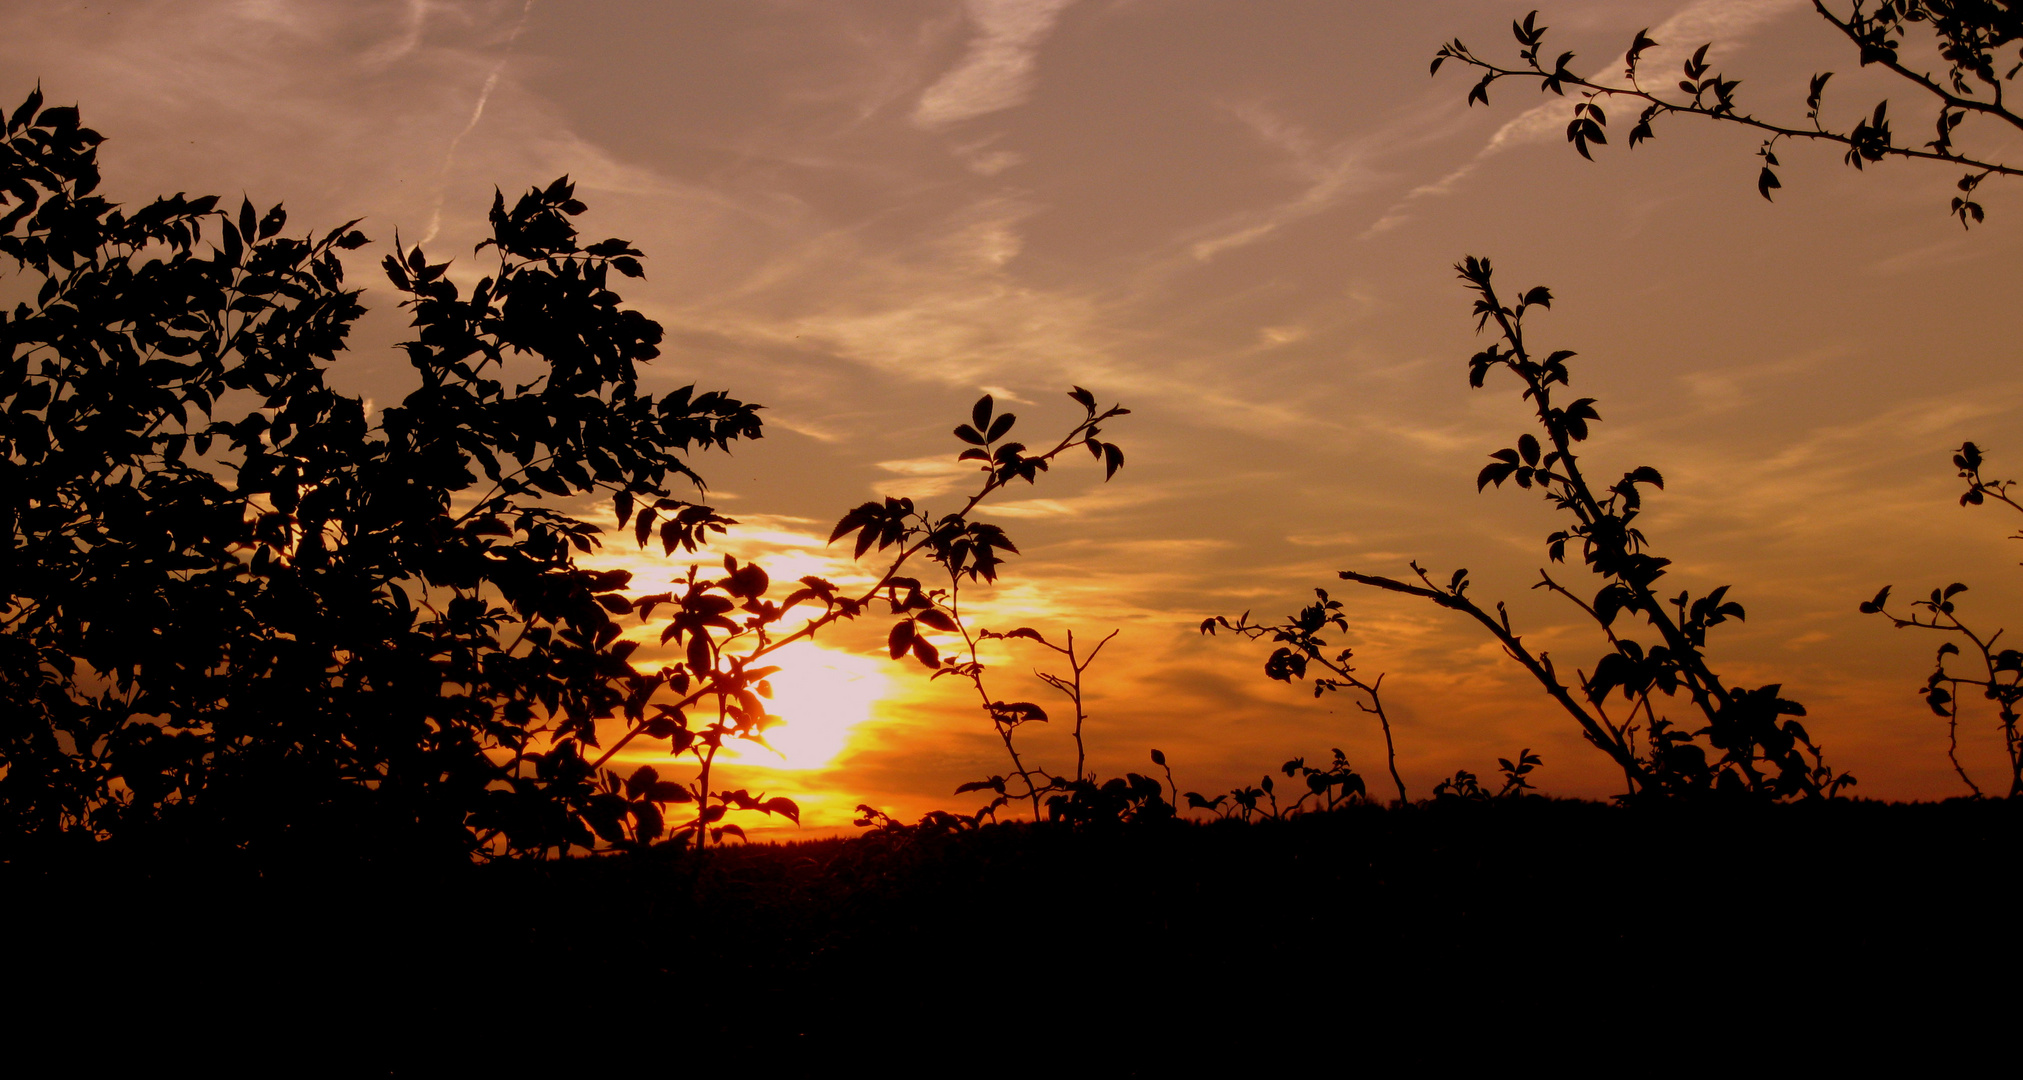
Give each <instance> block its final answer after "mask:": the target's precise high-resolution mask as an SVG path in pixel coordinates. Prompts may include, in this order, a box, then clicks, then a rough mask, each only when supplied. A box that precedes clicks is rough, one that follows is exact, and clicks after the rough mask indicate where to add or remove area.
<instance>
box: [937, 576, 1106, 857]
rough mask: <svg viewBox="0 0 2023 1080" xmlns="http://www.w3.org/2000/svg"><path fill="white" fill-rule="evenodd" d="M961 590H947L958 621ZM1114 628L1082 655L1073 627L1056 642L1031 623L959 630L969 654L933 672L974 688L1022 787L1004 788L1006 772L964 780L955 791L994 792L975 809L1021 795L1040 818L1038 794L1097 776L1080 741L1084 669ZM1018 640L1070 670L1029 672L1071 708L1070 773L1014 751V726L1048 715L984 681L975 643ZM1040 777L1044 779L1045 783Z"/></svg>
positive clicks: (990, 809) (957, 586) (1070, 788)
mask: <svg viewBox="0 0 2023 1080" xmlns="http://www.w3.org/2000/svg"><path fill="white" fill-rule="evenodd" d="M959 593H960V583H955V584H953V585H951V587H950V589H949V591H948V593H947V597H948V607H949V614H950V616H951V617H952V618H955V619H956V620H957V621H958V622H959V621H960V609H959V607H958V600H959ZM1117 633H1118V632H1117V631H1115V630H1112V631H1110V632H1109V634H1107V635H1105V636H1104V638H1103V639H1102V640H1101V641H1098V642H1097V643H1096V647H1095V648H1093V649H1091V650H1089V653H1088V655H1086V656H1083V655H1081V654H1080V653H1079V652H1078V651H1077V649H1076V645H1075V632H1074V631H1073V630H1069V631H1067V643H1066V644H1064V645H1056V644H1054V643H1053V642H1051V641H1048V640H1047V639H1046V637H1045V635H1043V634H1041V633H1040V632H1039V631H1038V630H1034V629H1033V628H1031V627H1029V626H1021V627H1019V628H1018V629H1016V630H1009V631H1006V632H1004V633H1001V634H1000V633H993V632H992V631H989V630H981V629H979V630H977V631H975V632H973V633H972V632H971V631H970V630H969V628H968V627H967V626H964V627H963V630H962V634H963V639H964V643H965V645H966V647H967V649H968V652H969V659H968V660H967V661H964V662H963V663H961V664H956V665H952V666H950V667H948V668H945V669H943V670H942V671H938V672H936V673H935V674H934V677H935V678H940V677H941V676H942V675H945V674H946V675H956V676H959V677H962V678H965V679H968V680H969V682H970V684H971V685H972V686H974V687H975V689H976V693H977V699H978V701H979V703H980V704H981V706H982V708H983V711H984V714H985V715H986V716H988V717H990V721H991V725H992V727H993V728H994V729H995V730H996V731H997V734H998V738H999V740H1000V741H1002V742H1003V743H1004V748H1005V753H1006V754H1007V755H1009V756H1010V758H1011V762H1012V775H1015V776H1017V777H1018V778H1019V783H1020V785H1021V788H1020V789H1019V790H1013V789H1011V788H1010V787H1008V783H1009V781H1008V779H1007V778H1006V777H1003V776H992V777H990V778H989V779H987V780H976V781H970V782H968V783H965V784H963V785H961V786H960V787H958V788H956V789H955V793H956V794H957V795H962V794H965V793H967V792H971V791H983V790H990V791H994V792H996V793H997V796H998V797H997V798H996V799H994V800H993V801H992V802H991V803H990V805H988V806H986V807H984V808H983V809H982V810H981V811H979V814H984V813H995V811H996V809H997V808H998V807H999V806H1002V805H1004V804H1005V803H1006V802H1011V801H1018V800H1025V801H1028V802H1030V803H1031V804H1032V809H1033V818H1034V820H1038V819H1039V817H1040V799H1041V797H1042V796H1048V795H1049V793H1072V792H1073V790H1074V788H1075V785H1076V784H1077V783H1080V782H1084V781H1094V779H1095V777H1094V776H1093V775H1091V774H1090V773H1089V772H1088V751H1087V747H1086V745H1085V744H1084V743H1083V741H1082V725H1083V724H1084V723H1085V722H1086V721H1087V720H1088V718H1089V713H1088V708H1087V705H1086V703H1085V702H1084V700H1083V697H1082V674H1083V673H1084V672H1086V671H1088V670H1089V666H1090V665H1092V664H1094V663H1095V662H1096V656H1097V655H1098V654H1099V653H1101V652H1102V651H1103V646H1105V645H1108V644H1109V643H1110V641H1111V639H1113V638H1115V637H1116V636H1117ZM1016 639H1025V640H1028V641H1035V642H1038V643H1039V644H1040V646H1041V647H1043V648H1046V649H1050V650H1052V651H1054V652H1056V653H1059V654H1060V655H1061V656H1062V657H1064V658H1065V659H1066V660H1067V661H1068V671H1069V674H1068V675H1067V676H1066V677H1063V676H1059V675H1054V674H1052V673H1049V672H1044V671H1038V670H1035V671H1034V672H1033V677H1034V678H1037V679H1038V680H1040V681H1041V682H1043V683H1045V684H1047V685H1048V686H1050V687H1052V688H1053V689H1055V690H1056V691H1059V692H1060V693H1061V695H1062V696H1064V697H1066V698H1067V699H1068V704H1069V705H1070V706H1071V707H1072V708H1073V709H1074V710H1075V721H1074V727H1073V728H1072V729H1071V730H1070V732H1069V735H1070V737H1071V738H1072V739H1073V740H1074V743H1075V768H1074V771H1073V772H1070V773H1067V774H1065V775H1061V774H1056V773H1054V772H1051V771H1049V770H1047V769H1046V768H1044V767H1041V766H1037V765H1035V766H1028V765H1026V763H1025V759H1024V758H1023V757H1022V756H1021V755H1020V753H1019V751H1018V747H1017V745H1016V739H1015V735H1016V733H1017V731H1018V729H1019V728H1020V727H1021V726H1023V725H1025V724H1029V723H1036V722H1037V723H1046V722H1047V720H1048V718H1047V712H1046V710H1045V709H1043V708H1041V707H1040V706H1039V705H1037V704H1035V703H1033V702H1030V701H1001V700H997V699H995V698H993V697H992V695H991V693H990V691H989V690H988V689H987V688H986V687H985V685H984V677H983V676H984V671H985V666H984V664H983V663H982V662H981V661H980V660H979V658H978V652H977V648H978V646H979V645H980V644H981V643H983V642H985V641H992V640H996V641H1012V640H1016ZM1041 781H1044V783H1042V782H1041Z"/></svg>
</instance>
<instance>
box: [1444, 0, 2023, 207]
mask: <svg viewBox="0 0 2023 1080" xmlns="http://www.w3.org/2000/svg"><path fill="white" fill-rule="evenodd" d="M1812 6H1813V9H1814V11H1815V12H1816V13H1817V14H1818V15H1819V17H1820V18H1821V19H1823V20H1825V21H1826V23H1827V24H1828V25H1830V26H1832V27H1833V28H1834V30H1835V31H1836V32H1837V33H1839V34H1840V35H1841V36H1842V37H1844V38H1846V39H1847V41H1848V43H1850V44H1852V45H1853V46H1855V48H1856V49H1857V50H1858V53H1859V57H1860V62H1861V66H1863V67H1869V66H1871V65H1873V66H1876V67H1879V68H1881V69H1883V70H1885V71H1888V72H1890V73H1891V74H1892V75H1895V76H1896V77H1898V78H1900V79H1902V80H1903V81H1904V82H1905V83H1907V84H1909V85H1910V86H1912V87H1915V88H1916V90H1917V91H1918V92H1919V93H1918V97H1919V99H1920V100H1922V101H1924V102H1925V103H1926V104H1927V105H1928V106H1929V107H1930V108H1931V109H1932V110H1933V111H1932V132H1933V136H1932V139H1931V140H1930V141H1929V142H1925V143H1921V144H1913V143H1899V142H1897V141H1896V137H1895V135H1894V134H1893V133H1892V132H1891V130H1890V125H1891V117H1890V115H1889V102H1888V101H1887V100H1885V101H1880V102H1877V103H1876V105H1875V107H1874V108H1873V109H1861V110H1857V111H1856V114H1855V117H1854V119H1853V121H1852V123H1851V124H1850V123H1848V122H1846V121H1831V120H1828V119H1826V118H1825V117H1824V116H1823V112H1824V110H1825V108H1826V106H1825V103H1824V98H1825V93H1826V87H1827V83H1828V81H1829V80H1831V79H1832V78H1833V72H1830V71H1827V72H1821V73H1819V74H1816V75H1814V76H1812V79H1811V81H1810V83H1809V84H1808V92H1807V94H1806V98H1805V117H1804V120H1803V121H1790V120H1766V119H1762V118H1759V117H1757V116H1756V115H1754V114H1752V113H1749V112H1745V111H1743V109H1742V108H1741V106H1740V105H1739V104H1738V102H1737V100H1736V96H1735V91H1736V87H1737V86H1739V85H1740V83H1741V80H1739V79H1729V78H1727V77H1725V76H1724V75H1722V74H1721V73H1720V72H1718V71H1714V70H1713V67H1712V65H1710V64H1709V63H1708V61H1707V50H1708V49H1710V48H1712V47H1713V46H1712V45H1711V44H1707V45H1702V46H1700V47H1699V48H1698V49H1697V50H1695V51H1694V53H1693V55H1692V56H1691V57H1689V58H1687V59H1686V61H1685V62H1684V64H1683V66H1682V70H1681V73H1680V74H1681V75H1682V76H1683V77H1682V78H1681V79H1680V80H1679V82H1678V84H1677V93H1676V94H1675V93H1673V92H1672V91H1671V90H1669V89H1659V88H1658V87H1656V86H1655V84H1654V85H1652V86H1646V85H1645V82H1644V79H1645V76H1646V75H1647V72H1645V71H1643V70H1640V67H1639V61H1640V60H1641V58H1642V57H1643V55H1644V53H1646V52H1648V51H1649V50H1651V49H1652V48H1655V47H1657V45H1658V44H1659V43H1658V42H1656V41H1653V40H1652V39H1651V37H1650V31H1649V30H1648V29H1646V30H1640V31H1638V32H1637V34H1636V36H1635V37H1634V38H1633V39H1632V40H1631V42H1630V47H1629V49H1628V50H1627V51H1626V52H1625V53H1624V54H1623V60H1624V68H1623V85H1611V84H1608V83H1602V82H1596V81H1593V80H1590V79H1586V78H1582V77H1581V76H1579V75H1576V74H1574V73H1573V72H1572V71H1571V70H1569V69H1568V66H1567V65H1568V64H1570V63H1572V61H1573V58H1574V54H1573V53H1571V52H1564V53H1561V54H1560V55H1559V56H1558V57H1557V58H1555V59H1553V60H1552V61H1551V63H1549V64H1548V63H1547V62H1546V60H1545V56H1546V51H1545V32H1546V29H1547V28H1546V27H1543V26H1540V25H1538V12H1536V11H1533V12H1532V13H1531V14H1529V15H1526V16H1525V17H1524V20H1523V21H1522V22H1513V23H1511V32H1512V33H1513V34H1514V35H1515V36H1516V38H1517V44H1518V54H1517V64H1516V66H1510V67H1506V66H1503V65H1501V64H1498V63H1496V62H1494V61H1490V60H1485V59H1483V58H1482V57H1480V56H1478V55H1477V54H1476V53H1474V52H1473V51H1471V50H1470V49H1469V48H1468V46H1466V45H1464V44H1462V42H1461V40H1460V39H1459V38H1456V39H1454V40H1452V41H1449V42H1448V43H1447V44H1445V45H1442V46H1441V47H1440V50H1439V51H1438V53H1436V54H1435V55H1434V57H1433V71H1434V72H1436V73H1437V72H1438V71H1439V70H1440V66H1441V65H1442V64H1443V63H1445V62H1446V61H1448V60H1453V61H1455V62H1457V63H1459V64H1464V65H1466V66H1468V67H1472V68H1475V69H1476V70H1478V71H1480V72H1482V76H1481V78H1480V79H1479V80H1478V81H1477V82H1476V84H1475V86H1474V87H1473V88H1472V89H1470V90H1469V91H1468V103H1469V104H1470V105H1473V104H1475V103H1476V102H1477V101H1480V102H1482V103H1483V104H1485V105H1486V104H1488V103H1489V88H1490V86H1491V85H1493V84H1494V83H1495V82H1496V81H1497V80H1498V79H1504V78H1517V79H1531V80H1535V81H1536V82H1537V83H1538V86H1539V90H1540V91H1541V92H1544V91H1550V92H1552V93H1554V94H1559V95H1565V94H1566V92H1567V91H1568V90H1569V89H1571V90H1574V91H1576V92H1577V93H1578V94H1579V97H1580V100H1579V101H1578V102H1576V103H1575V104H1574V108H1573V116H1572V118H1571V120H1570V122H1569V123H1568V124H1567V130H1566V137H1567V141H1568V142H1570V143H1572V144H1573V147H1574V149H1575V150H1576V151H1578V152H1579V153H1580V155H1581V156H1582V157H1584V158H1592V155H1591V154H1590V152H1589V148H1590V147H1591V146H1599V145H1602V144H1605V143H1607V142H1608V137H1607V134H1606V130H1605V129H1606V127H1607V125H1608V117H1607V115H1606V113H1605V112H1604V111H1603V108H1602V103H1603V102H1608V103H1610V106H1611V107H1613V106H1614V104H1615V103H1616V102H1618V101H1620V102H1625V103H1627V104H1628V105H1629V106H1631V107H1633V108H1638V109H1640V110H1641V111H1640V112H1639V113H1638V114H1637V122H1636V124H1635V125H1634V126H1633V127H1632V128H1631V129H1630V133H1629V139H1628V142H1629V145H1630V147H1631V148H1633V149H1634V148H1635V147H1636V145H1637V144H1638V143H1639V142H1642V141H1643V140H1645V139H1649V138H1652V137H1653V135H1654V129H1653V127H1652V124H1653V123H1654V122H1656V121H1658V120H1660V119H1662V118H1664V117H1669V116H1675V115H1678V116H1699V117H1705V118H1707V119H1710V120H1716V121H1722V122H1726V123H1732V124H1739V125H1741V126H1743V127H1747V128H1752V129H1754V130H1756V131H1759V132H1762V133H1763V134H1764V135H1765V136H1766V137H1765V138H1764V140H1763V142H1762V145H1761V146H1759V147H1758V149H1757V151H1756V153H1757V156H1758V157H1759V158H1761V159H1762V162H1763V165H1762V169H1761V171H1760V172H1759V173H1758V174H1757V181H1756V189H1757V191H1758V192H1760V193H1761V194H1762V195H1763V197H1764V198H1766V199H1768V198H1770V193H1771V191H1772V190H1774V189H1776V188H1780V187H1782V186H1783V184H1782V183H1780V182H1779V180H1778V178H1777V173H1776V169H1777V167H1778V164H1779V163H1778V160H1777V153H1776V150H1777V144H1778V143H1779V142H1781V141H1784V140H1809V141H1814V142H1825V143H1829V144H1833V145H1836V146H1839V147H1841V148H1842V149H1843V157H1844V159H1845V160H1846V162H1847V163H1848V164H1849V165H1852V166H1854V167H1855V168H1857V169H1860V168H1862V167H1863V166H1864V165H1867V164H1870V163H1873V162H1879V161H1884V160H1889V159H1908V160H1919V161H1936V162H1940V163H1942V164H1947V165H1952V166H1955V167H1959V168H1963V169H1964V170H1965V175H1963V176H1962V177H1961V178H1960V181H1959V184H1958V188H1959V191H1960V194H1959V195H1957V196H1955V197H1954V198H1953V200H1952V212H1953V214H1954V216H1956V217H1958V218H1959V219H1960V223H1961V225H1963V226H1966V225H1970V224H1972V223H1973V222H1978V221H1980V220H1982V217H1983V210H1982V207H1981V205H1980V204H1979V203H1977V202H1975V201H1974V192H1975V190H1976V189H1977V188H1978V187H1979V186H1980V184H1981V182H1982V181H1983V180H1986V179H1987V178H1988V177H1990V176H1997V175H1999V176H2023V167H2018V166H2012V165H2007V164H2004V163H2003V162H2002V161H2001V160H2000V159H1999V154H2000V150H2001V146H2002V143H2003V141H2004V139H2005V137H2010V136H2013V135H2014V134H2015V132H2016V130H2018V129H2023V113H2018V112H2017V111H2016V109H2015V108H2014V107H2013V106H2012V105H2011V104H2010V103H2009V102H2007V101H2005V100H2004V95H2005V91H2007V90H2010V89H2012V88H2014V87H2015V85H2016V82H2015V80H2016V76H2017V74H2018V72H2023V9H2019V8H2018V7H2016V5H2015V4H2013V3H2011V2H2010V0H1875V2H1873V3H1871V2H1870V0H1854V2H1853V4H1852V6H1851V7H1850V8H1848V9H1847V13H1846V14H1845V15H1843V14H1840V13H1838V12H1837V11H1836V10H1835V9H1834V8H1832V7H1829V6H1828V5H1827V4H1826V3H1824V2H1823V0H1812ZM1913 39H1916V42H1917V44H1915V45H1914V44H1913ZM1934 61H1936V62H1938V63H1939V66H1940V67H1941V68H1942V69H1943V71H1942V72H1940V73H1937V74H1935V73H1934V72H1933V69H1932V68H1931V65H1932V64H1933V62H1934ZM1970 117H1972V118H1975V119H1977V120H1980V121H1985V122H1986V124H1985V126H1984V128H1982V129H1980V134H1981V136H1982V142H1983V143H1984V144H1985V148H1983V149H1970V148H1966V147H1963V146H1962V145H1960V144H1958V143H1956V142H1955V138H1956V136H1958V135H1960V134H1962V133H1963V132H1964V129H1963V127H1962V125H1963V124H1964V123H1965V122H1966V121H1967V119H1968V118H1970ZM1988 128H1992V131H1989V130H1987V129H1988Z"/></svg>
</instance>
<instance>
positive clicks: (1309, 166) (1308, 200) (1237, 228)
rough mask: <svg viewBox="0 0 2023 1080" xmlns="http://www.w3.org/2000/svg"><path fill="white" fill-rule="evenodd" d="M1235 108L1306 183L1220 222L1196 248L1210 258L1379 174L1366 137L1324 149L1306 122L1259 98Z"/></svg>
mask: <svg viewBox="0 0 2023 1080" xmlns="http://www.w3.org/2000/svg"><path fill="white" fill-rule="evenodd" d="M1229 111H1230V112H1231V113H1233V114H1234V115H1235V116H1236V118H1237V119H1238V120H1241V121H1242V122H1243V123H1244V125H1245V126H1246V127H1248V128H1250V129H1251V131H1252V132H1254V133H1255V134H1256V135H1257V137H1258V138H1259V139H1260V140H1261V141H1263V142H1264V143H1265V144H1266V145H1269V146H1272V147H1275V148H1277V149H1279V150H1281V151H1283V152H1284V153H1285V154H1286V156H1287V157H1288V158H1289V159H1290V162H1291V168H1292V171H1293V174H1294V175H1295V176H1297V177H1298V178H1299V179H1300V180H1301V181H1303V182H1304V183H1305V185H1306V186H1305V189H1304V190H1302V191H1301V192H1300V193H1299V194H1298V195H1297V196H1295V197H1293V198H1291V199H1289V200H1286V201H1285V202H1281V203H1279V204H1277V205H1275V206H1272V207H1269V208H1267V209H1264V210H1260V211H1255V212H1252V213H1248V214H1244V215H1241V216H1240V217H1238V218H1237V219H1235V220H1234V221H1230V222H1227V223H1225V224H1224V225H1223V226H1221V227H1219V229H1218V232H1217V235H1213V236H1210V237H1208V238H1206V239H1203V240H1198V241H1196V242H1195V243H1194V244H1193V246H1192V247H1191V248H1189V251H1190V253H1191V254H1192V255H1193V256H1194V259H1195V261H1197V262H1207V261H1208V260H1210V259H1212V258H1214V257H1215V256H1217V255H1219V254H1221V253H1222V252H1225V251H1228V250H1231V249H1233V248H1239V247H1244V246H1246V245H1249V244H1254V243H1256V242H1258V241H1259V240H1262V239H1264V238H1265V237H1267V236H1270V235H1272V234H1273V233H1275V232H1277V231H1278V230H1279V228H1280V227H1282V226H1284V225H1287V224H1289V223H1291V222H1294V221H1298V220H1300V219H1302V218H1307V217H1311V216H1313V215H1315V214H1318V213H1320V212H1321V211H1323V210H1325V209H1327V208H1328V207H1329V206H1332V205H1333V204H1334V203H1335V202H1336V201H1337V200H1339V199H1341V198H1342V197H1343V196H1345V195H1349V194H1352V193H1354V192H1356V191H1360V190H1362V189H1363V188H1365V187H1367V186H1368V185H1369V182H1370V180H1371V179H1372V178H1373V174H1372V173H1371V171H1370V169H1369V167H1368V164H1367V161H1368V158H1369V156H1370V151H1369V147H1368V146H1367V145H1365V144H1364V143H1363V142H1360V141H1359V142H1357V143H1352V144H1348V145H1343V146H1337V147H1331V148H1326V149H1323V148H1321V147H1318V146H1316V145H1315V143H1314V140H1313V138H1312V136H1310V135H1309V134H1307V132H1306V130H1305V129H1304V128H1301V127H1300V126H1298V125H1296V124H1293V123H1291V122H1289V121H1287V120H1285V119H1283V118H1282V117H1279V116H1277V115H1275V114H1273V113H1272V112H1271V111H1269V110H1267V109H1266V108H1265V107H1264V106H1262V105H1259V104H1247V105H1239V106H1231V107H1230V109H1229Z"/></svg>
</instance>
